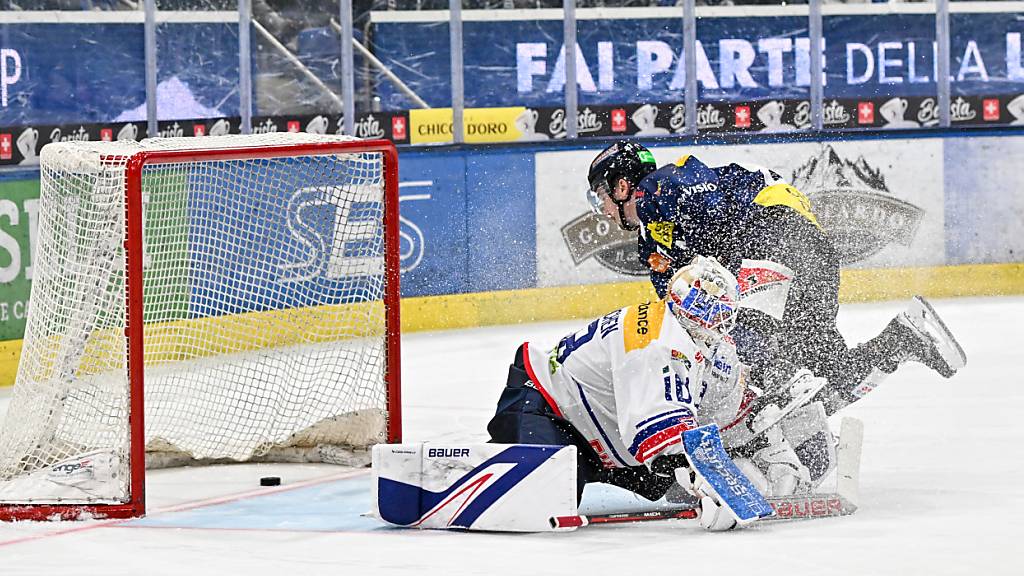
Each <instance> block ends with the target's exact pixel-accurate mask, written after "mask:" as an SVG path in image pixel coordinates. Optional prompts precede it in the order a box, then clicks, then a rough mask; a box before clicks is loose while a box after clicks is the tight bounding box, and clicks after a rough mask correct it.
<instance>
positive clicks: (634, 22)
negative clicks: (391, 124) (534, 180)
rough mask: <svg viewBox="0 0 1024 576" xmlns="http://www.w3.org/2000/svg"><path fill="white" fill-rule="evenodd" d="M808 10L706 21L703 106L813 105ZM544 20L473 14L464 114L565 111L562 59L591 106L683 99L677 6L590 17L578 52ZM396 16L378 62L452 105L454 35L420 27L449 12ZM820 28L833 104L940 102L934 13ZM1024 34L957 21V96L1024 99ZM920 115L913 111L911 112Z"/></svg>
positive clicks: (982, 19)
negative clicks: (569, 62)
mask: <svg viewBox="0 0 1024 576" xmlns="http://www.w3.org/2000/svg"><path fill="white" fill-rule="evenodd" d="M799 10H800V9H798V10H797V11H794V10H792V9H780V10H778V11H777V12H781V13H784V14H800V15H782V16H754V15H750V14H749V13H746V12H744V10H743V9H742V8H741V7H735V8H729V9H717V10H716V11H714V12H705V13H698V16H699V19H698V20H699V21H698V25H697V46H696V62H697V69H696V74H697V83H698V88H699V89H700V94H699V98H700V100H701V101H708V102H714V101H718V102H744V101H762V100H802V99H806V98H807V97H808V94H809V86H810V52H811V46H810V40H809V36H808V24H807V17H806V9H802V10H803V11H802V13H801V12H800V11H799ZM844 11H845V12H844ZM539 12H544V14H543V15H541V14H540V13H539ZM539 12H538V14H537V15H536V17H535V18H531V19H518V18H519V17H518V16H514V15H507V16H506V15H503V13H502V11H492V12H487V13H486V14H484V13H481V14H480V15H479V16H472V12H467V13H466V14H467V16H466V21H465V22H464V23H463V36H464V61H465V70H464V74H465V77H466V78H467V80H469V79H472V78H479V79H486V81H479V82H471V81H467V82H466V89H465V98H466V105H467V107H491V106H495V107H496V106H509V105H525V106H528V107H532V108H544V107H548V108H560V107H562V103H563V98H564V96H563V89H564V84H565V58H566V56H565V55H566V53H569V54H573V53H575V59H576V64H577V70H578V83H579V84H578V85H579V91H580V102H581V104H583V105H612V104H622V103H640V104H642V103H662V102H681V101H683V96H682V94H683V89H684V87H685V85H686V73H685V72H686V71H685V65H684V62H685V59H684V54H683V52H682V46H683V38H682V11H681V10H680V9H678V8H642V9H641V8H637V9H619V10H601V11H594V10H588V9H581V10H579V11H578V17H579V21H578V26H577V27H578V38H577V46H576V47H575V50H571V49H570V50H566V49H565V48H564V47H563V46H562V38H563V34H562V17H561V12H560V11H557V10H554V11H539ZM900 12H903V13H900ZM394 14H395V13H374V16H373V21H374V22H375V29H374V43H375V47H376V53H377V56H378V57H380V58H381V60H382V61H384V62H385V64H387V65H389V66H391V67H393V69H395V70H396V72H397V73H398V74H399V76H401V77H402V79H403V80H404V81H406V82H407V83H408V84H409V85H410V86H411V87H412V88H413V90H414V91H416V92H417V93H418V94H419V95H420V96H421V97H423V98H424V99H425V100H426V101H427V102H428V103H429V104H431V105H432V106H445V105H448V103H449V102H450V98H451V86H450V82H449V79H450V54H449V45H448V44H449V40H448V35H447V33H446V28H445V29H444V30H442V28H443V27H439V26H428V25H425V24H427V23H434V22H440V23H443V21H444V20H445V19H446V18H447V13H445V12H433V13H420V14H417V15H415V16H409V15H400V16H395V15H394ZM823 28H824V30H823V35H824V46H823V47H822V52H823V55H824V66H825V78H824V80H825V92H824V94H825V97H826V99H829V100H831V99H837V100H840V101H842V100H858V99H866V98H879V97H882V96H888V97H894V96H899V97H902V98H905V99H908V105H911V104H915V103H916V102H918V100H910V99H911V98H915V99H924V98H927V97H934V96H935V94H936V92H937V88H936V82H935V78H936V74H935V70H936V60H935V50H936V49H935V15H934V13H928V12H927V11H926V10H922V9H921V7H919V6H911V7H908V8H901V7H893V6H884V7H872V6H867V7H864V6H856V7H830V9H829V10H827V11H826V15H825V16H824V18H823ZM442 31H444V32H445V33H441V32H442ZM1022 33H1024V19H1022V18H1020V17H1019V15H1018V14H1016V13H1012V12H1011V13H1007V12H999V13H983V14H975V13H962V12H957V13H954V14H952V15H951V46H950V50H951V51H950V55H951V66H950V71H951V75H952V80H951V81H952V93H953V95H954V96H964V97H973V96H979V97H980V96H990V97H995V96H1005V95H1009V94H1021V93H1024V63H1022V59H1021V48H1020V47H1021V35H1022ZM380 90H381V94H380V95H381V98H382V100H383V102H384V107H385V108H386V109H406V108H410V107H412V104H411V102H409V101H408V100H407V99H406V97H405V96H404V95H402V94H401V93H400V92H398V91H396V90H395V89H394V88H393V87H391V86H390V85H388V84H387V83H384V84H382V85H381V87H380ZM932 105H933V106H934V103H933V104H932ZM976 110H977V109H976ZM917 112H918V110H917V109H916V108H914V107H912V106H911V107H910V108H908V111H907V113H906V115H907V117H908V118H910V117H914V116H916V115H917ZM977 113H978V114H981V112H980V110H977Z"/></svg>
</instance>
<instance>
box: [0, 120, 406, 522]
mask: <svg viewBox="0 0 1024 576" xmlns="http://www.w3.org/2000/svg"><path fill="white" fill-rule="evenodd" d="M118 204H120V205H118ZM398 222H399V218H398V156H397V152H396V150H395V147H394V145H393V144H392V143H390V142H388V141H385V140H355V139H350V138H344V137H334V136H318V135H310V134H267V135H255V136H225V137H206V138H171V139H154V140H147V141H143V142H142V143H139V144H136V143H134V142H131V143H87V142H83V143H62V144H60V145H51V146H48V147H47V148H45V149H44V151H43V155H42V162H41V192H40V233H39V235H40V247H39V251H38V254H39V256H38V257H37V262H36V263H35V264H36V267H37V270H38V272H37V275H36V278H35V280H34V285H33V290H32V298H31V302H32V308H31V310H30V313H29V319H28V326H27V328H26V335H25V340H24V345H23V356H22V361H21V364H20V365H19V372H18V377H17V381H16V384H15V389H14V397H13V398H12V402H11V406H10V408H9V411H8V415H7V417H6V419H5V421H4V426H3V429H2V430H0V519H2V520H10V519H30V520H40V519H50V518H54V517H59V518H63V519H70V518H77V517H81V516H83V515H88V516H89V517H93V518H125V517H135V516H141V515H143V514H144V513H145V468H146V467H145V465H144V463H145V461H146V459H147V454H148V455H149V456H150V458H151V459H155V458H154V455H157V454H159V455H162V456H164V457H165V459H166V457H167V455H171V456H170V459H171V460H172V461H173V460H175V459H176V458H178V459H179V460H180V458H184V459H186V460H198V461H210V462H222V461H245V460H250V459H263V460H274V459H275V458H276V457H277V456H275V455H276V454H279V453H282V451H287V452H288V454H289V456H288V457H287V460H289V461H294V459H295V458H297V457H298V458H302V459H304V460H307V461H341V462H353V461H354V460H353V458H354V459H359V458H363V457H368V456H367V453H366V449H367V447H368V446H369V445H371V444H373V443H377V442H398V441H400V440H401V384H400V315H399V307H400V305H399V302H400V301H399V275H400V263H399V247H398V245H399V234H398ZM40 406H41V407H42V408H40ZM296 454H299V455H300V456H296Z"/></svg>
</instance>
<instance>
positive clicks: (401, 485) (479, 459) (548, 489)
mask: <svg viewBox="0 0 1024 576" xmlns="http://www.w3.org/2000/svg"><path fill="white" fill-rule="evenodd" d="M372 478H373V502H374V509H373V511H372V512H371V514H370V515H371V516H373V517H375V518H377V519H379V520H382V521H384V522H387V523H389V524H394V525H396V526H404V527H411V528H438V529H451V528H459V529H466V530H492V531H502V532H549V531H551V530H553V528H552V527H551V524H550V519H551V518H552V517H557V516H572V515H576V514H577V508H576V447H575V446H534V445H521V444H513V445H502V444H478V445H466V444H459V445H455V444H434V443H422V444H378V445H376V446H374V447H373V476H372Z"/></svg>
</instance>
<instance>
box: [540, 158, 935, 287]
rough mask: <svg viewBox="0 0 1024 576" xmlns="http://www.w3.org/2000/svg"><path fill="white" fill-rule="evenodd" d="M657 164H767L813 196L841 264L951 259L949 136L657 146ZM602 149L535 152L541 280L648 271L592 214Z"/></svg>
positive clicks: (608, 278)
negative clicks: (590, 179)
mask: <svg viewBox="0 0 1024 576" xmlns="http://www.w3.org/2000/svg"><path fill="white" fill-rule="evenodd" d="M651 151H652V153H653V154H654V156H655V158H656V159H657V160H658V164H659V165H661V164H666V163H669V162H674V161H675V160H676V159H677V158H678V157H680V156H682V155H684V154H692V155H694V156H696V157H698V158H699V159H700V160H701V161H703V162H705V163H707V164H708V165H711V166H720V165H724V164H728V163H731V162H740V163H743V164H754V165H759V166H764V167H767V168H770V169H772V170H774V171H776V172H777V173H779V174H780V175H782V177H783V178H784V179H786V180H788V181H789V182H791V183H792V184H793V185H795V186H796V187H797V188H798V189H799V190H801V191H802V192H804V193H805V194H806V195H807V196H808V198H809V199H810V201H811V204H812V209H813V210H814V212H815V214H816V216H817V217H818V220H819V222H821V224H822V226H823V227H824V228H825V229H826V230H827V231H828V232H829V233H830V234H831V235H832V237H833V240H834V242H835V243H836V246H837V248H838V250H839V253H840V257H841V259H842V262H843V265H844V266H845V267H856V268H887V267H901V266H932V265H942V264H944V263H945V262H946V248H945V241H946V240H945V220H946V214H945V209H944V205H943V198H944V195H943V192H944V185H943V141H942V140H941V139H938V138H930V139H915V140H881V139H878V140H855V141H845V142H844V141H836V142H824V143H819V142H801V143H786V144H754V145H736V146H695V147H686V148H681V147H652V148H651ZM597 152H598V151H597V150H585V151H583V150H573V151H563V152H542V153H538V154H537V158H536V162H537V283H538V285H539V286H564V285H573V284H581V283H600V282H619V281H624V280H629V279H638V278H642V277H646V276H647V273H648V272H647V267H646V266H645V265H644V264H643V263H642V262H641V261H640V260H639V258H638V256H637V249H636V244H637V240H636V234H635V233H629V232H624V231H622V230H620V229H619V228H618V227H617V226H616V225H615V224H613V223H611V222H610V221H609V220H607V219H606V218H604V217H602V216H599V215H597V214H594V213H593V212H591V211H590V207H589V205H588V204H587V201H586V198H585V195H584V190H585V189H586V186H587V179H586V173H587V168H588V167H589V166H590V162H591V161H592V160H593V158H594V157H595V156H596V154H597Z"/></svg>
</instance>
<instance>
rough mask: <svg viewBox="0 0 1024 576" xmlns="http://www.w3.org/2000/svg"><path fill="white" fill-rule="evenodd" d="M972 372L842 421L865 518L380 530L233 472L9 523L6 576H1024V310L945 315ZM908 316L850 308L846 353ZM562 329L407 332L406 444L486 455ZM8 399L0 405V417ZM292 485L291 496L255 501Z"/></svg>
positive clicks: (350, 492)
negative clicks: (90, 514)
mask: <svg viewBox="0 0 1024 576" xmlns="http://www.w3.org/2000/svg"><path fill="white" fill-rule="evenodd" d="M933 304H934V305H935V307H936V308H937V309H938V311H939V313H940V314H941V315H942V316H943V318H944V319H945V320H946V322H947V324H948V325H949V326H950V328H951V329H952V330H953V331H954V332H956V334H957V335H958V336H959V338H960V340H961V342H962V344H963V346H964V348H965V350H966V351H967V354H968V365H967V367H966V368H965V369H964V370H963V371H962V372H961V373H960V374H958V375H957V376H956V377H954V378H953V379H951V380H944V379H942V378H941V377H939V376H938V375H936V374H934V373H932V372H930V371H928V370H927V369H925V368H923V367H921V366H919V365H907V366H904V367H903V368H901V369H900V371H899V372H898V373H897V374H896V375H895V376H893V377H892V378H891V379H889V380H888V381H887V382H885V384H884V385H882V386H881V387H879V388H878V389H877V390H875V391H874V392H873V393H872V394H871V395H870V396H869V397H868V398H866V399H865V400H863V401H862V402H860V403H858V404H857V405H855V406H852V407H850V408H849V409H848V410H847V411H845V413H846V414H848V415H852V416H856V417H858V418H860V419H861V420H863V422H864V425H865V443H864V452H863V459H862V466H861V502H860V505H861V508H860V510H858V511H857V513H856V514H854V515H853V516H849V517H843V518H833V519H820V520H808V521H798V522H789V523H774V524H764V525H760V526H757V527H754V528H752V529H749V530H745V531H742V532H735V533H725V534H709V533H704V532H703V531H701V530H700V528H699V527H697V526H696V525H695V524H694V522H692V521H685V520H683V521H668V522H651V523H644V524H632V525H617V526H592V527H589V528H586V529H583V530H579V531H576V532H572V533H556V534H532V535H504V534H480V533H455V532H421V531H415V530H400V529H389V528H383V527H380V526H378V525H377V524H375V523H374V522H373V521H372V520H369V519H366V518H361V517H360V516H359V513H360V512H363V511H366V510H368V509H369V501H368V497H369V494H368V483H367V474H366V472H365V471H362V470H358V471H351V470H346V469H343V468H338V467H332V466H326V465H324V466H301V465H239V466H229V467H211V468H202V469H176V470H163V471H153V472H150V474H149V483H148V496H149V509H150V513H149V515H148V516H147V517H146V518H144V519H142V520H134V521H128V522H103V521H83V522H63V523H24V522H23V523H17V524H7V525H0V574H2V575H4V576H8V575H11V576H13V575H16V574H40V575H50V574H104V575H111V576H113V575H118V574H131V575H135V574H175V575H179V574H187V575H189V576H200V575H207V574H210V575H213V574H217V575H220V574H241V575H245V576H256V575H273V576H292V575H295V576H298V575H306V574H332V575H342V574H375V575H376V574H403V575H410V574H416V575H421V574H444V575H446V576H447V575H453V576H454V575H459V574H494V575H506V574H507V575H515V576H522V575H524V574H531V575H532V574H572V573H581V574H614V575H616V576H621V575H625V574H665V575H684V574H685V575H694V576H718V575H730V576H732V575H741V574H786V575H796V574H815V575H831V574H844V575H846V574H858V575H859V574H872V575H874V574H899V575H901V576H910V575H917V574H927V575H938V574H979V575H980V574H984V575H986V576H988V575H995V574H1024V555H1022V554H1021V553H1020V551H1019V550H1017V549H1016V546H1017V545H1019V541H1020V539H1021V537H1022V536H1024V514H1022V512H1024V458H1022V456H1024V453H1022V449H1021V446H1022V443H1024V417H1022V416H1024V409H1022V401H1024V389H1022V382H1021V375H1020V374H1021V368H1022V366H1024V365H1022V361H1021V355H1020V353H1019V351H1018V346H1021V345H1022V343H1024V298H1019V297H1014V298H974V299H961V300H938V301H935V302H933ZM899 308H900V305H899V304H869V305H846V306H844V307H843V310H842V312H841V314H840V329H841V330H842V331H843V333H844V335H845V336H846V337H847V340H848V341H850V342H851V343H853V342H859V341H863V340H865V339H867V338H869V337H870V336H872V335H873V334H875V333H877V331H878V330H880V329H881V328H882V327H883V326H884V325H885V323H886V322H887V321H888V319H889V318H891V317H892V315H893V314H895V313H896V312H897V311H898V310H899ZM581 325H583V322H581V321H579V320H577V321H569V322H557V323H544V324H530V325H520V326H506V327H496V328H479V329H472V330H460V331H451V332H436V333H418V334H409V335H406V336H404V337H403V340H402V345H403V349H402V354H403V356H402V368H403V395H404V402H403V404H404V411H405V438H406V439H407V440H410V441H416V440H428V439H429V440H443V441H457V442H463V441H465V442H474V441H482V440H483V439H484V438H485V434H484V426H485V424H486V422H487V420H488V418H489V417H490V415H491V414H492V412H493V407H494V403H495V400H496V399H497V397H498V393H499V391H500V389H501V386H502V385H503V384H504V382H505V375H506V370H507V365H508V362H509V361H510V360H511V357H512V354H513V352H514V351H515V348H516V346H517V345H518V344H519V343H520V342H521V341H523V340H525V339H530V340H536V341H539V342H553V341H555V340H556V339H557V338H559V337H561V336H562V335H564V334H565V333H568V332H570V331H573V330H575V329H576V328H577V327H579V326H581ZM6 403H7V401H6V400H5V399H0V413H2V412H3V411H5V408H6ZM267 475H279V476H281V477H282V478H283V481H284V484H283V485H282V486H281V487H280V488H260V487H259V486H258V482H257V479H258V478H259V477H261V476H267Z"/></svg>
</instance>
